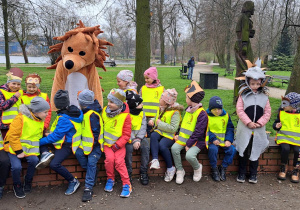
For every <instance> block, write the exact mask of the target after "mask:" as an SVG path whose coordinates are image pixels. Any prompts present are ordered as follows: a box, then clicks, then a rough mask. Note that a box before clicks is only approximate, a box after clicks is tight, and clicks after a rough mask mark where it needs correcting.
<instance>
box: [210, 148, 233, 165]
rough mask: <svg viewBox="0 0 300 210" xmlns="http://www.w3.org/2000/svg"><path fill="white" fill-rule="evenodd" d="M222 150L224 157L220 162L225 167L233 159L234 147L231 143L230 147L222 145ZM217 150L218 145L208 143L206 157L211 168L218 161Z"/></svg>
mask: <svg viewBox="0 0 300 210" xmlns="http://www.w3.org/2000/svg"><path fill="white" fill-rule="evenodd" d="M222 148H223V150H224V152H225V157H224V159H223V162H222V166H223V167H224V168H227V167H228V166H229V165H230V164H231V163H232V161H233V158H234V156H235V153H236V149H235V147H234V146H233V145H231V146H230V147H222ZM218 151H219V146H216V145H214V144H209V146H208V158H209V162H210V165H211V167H212V168H216V167H217V161H218Z"/></svg>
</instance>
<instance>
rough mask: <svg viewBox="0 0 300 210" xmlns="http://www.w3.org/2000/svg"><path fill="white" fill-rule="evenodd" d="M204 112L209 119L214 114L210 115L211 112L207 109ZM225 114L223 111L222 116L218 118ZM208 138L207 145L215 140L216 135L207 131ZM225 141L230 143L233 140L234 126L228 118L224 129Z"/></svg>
mask: <svg viewBox="0 0 300 210" xmlns="http://www.w3.org/2000/svg"><path fill="white" fill-rule="evenodd" d="M206 112H207V115H208V116H210V117H213V116H214V114H213V113H211V111H209V109H207V110H206ZM226 114H227V113H226V111H225V110H224V109H223V111H222V114H221V115H220V116H224V115H226ZM228 116H229V114H228ZM208 136H209V143H213V141H215V140H217V137H216V135H215V134H214V133H212V132H210V131H208ZM225 140H228V141H230V142H231V143H232V142H233V140H234V126H233V124H232V121H231V118H230V116H229V119H228V124H227V128H226V133H225Z"/></svg>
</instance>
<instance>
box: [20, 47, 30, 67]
mask: <svg viewBox="0 0 300 210" xmlns="http://www.w3.org/2000/svg"><path fill="white" fill-rule="evenodd" d="M21 48H22V53H23V57H24V61H25V63H26V64H28V63H29V62H28V56H27V53H26V45H21Z"/></svg>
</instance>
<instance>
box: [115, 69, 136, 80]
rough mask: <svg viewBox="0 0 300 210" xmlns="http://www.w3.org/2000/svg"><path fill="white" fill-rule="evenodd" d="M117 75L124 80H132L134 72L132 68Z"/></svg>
mask: <svg viewBox="0 0 300 210" xmlns="http://www.w3.org/2000/svg"><path fill="white" fill-rule="evenodd" d="M117 77H118V78H120V79H121V80H123V81H126V82H130V81H132V78H133V72H132V71H130V70H122V71H120V72H119V73H118V75H117Z"/></svg>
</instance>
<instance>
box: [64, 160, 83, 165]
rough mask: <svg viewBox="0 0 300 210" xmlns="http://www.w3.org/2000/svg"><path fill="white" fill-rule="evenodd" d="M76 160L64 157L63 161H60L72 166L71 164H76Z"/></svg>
mask: <svg viewBox="0 0 300 210" xmlns="http://www.w3.org/2000/svg"><path fill="white" fill-rule="evenodd" d="M78 164H79V163H78V161H77V160H76V159H66V160H64V162H62V165H63V166H73V165H78Z"/></svg>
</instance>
